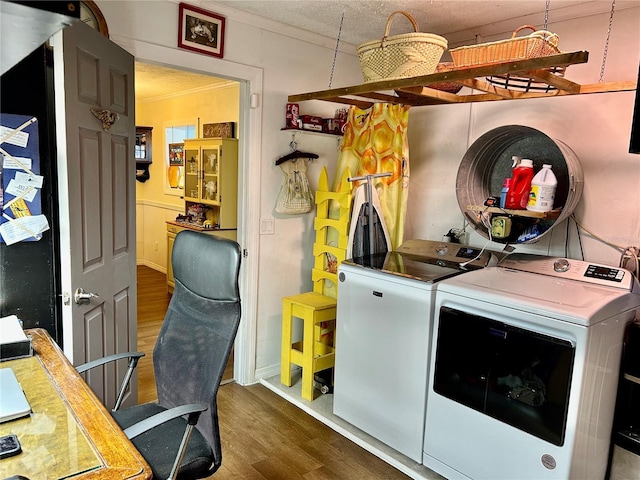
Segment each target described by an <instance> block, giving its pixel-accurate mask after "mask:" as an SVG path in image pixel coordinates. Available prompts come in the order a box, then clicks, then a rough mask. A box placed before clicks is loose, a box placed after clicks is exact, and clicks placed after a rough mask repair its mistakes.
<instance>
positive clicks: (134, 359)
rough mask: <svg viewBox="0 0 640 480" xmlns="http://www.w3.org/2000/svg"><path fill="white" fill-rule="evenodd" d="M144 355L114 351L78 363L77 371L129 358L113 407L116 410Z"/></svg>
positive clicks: (82, 371) (141, 353)
mask: <svg viewBox="0 0 640 480" xmlns="http://www.w3.org/2000/svg"><path fill="white" fill-rule="evenodd" d="M142 357H144V352H123V353H114V354H112V355H107V356H104V357H102V358H98V359H96V360H92V361H90V362H87V363H83V364H82V365H78V366H77V367H76V371H77V372H78V373H84V372H86V371H87V370H91V369H92V368H95V367H98V366H100V365H104V364H105V363H109V362H114V361H116V360H121V359H123V358H128V359H129V365H128V367H127V372H126V373H125V375H124V378H123V379H122V383H121V384H120V391H119V392H118V398H116V404H115V405H114V407H113V411H116V410H118V409H119V408H120V405H121V404H122V400H123V399H124V392H125V391H126V390H127V387H128V386H129V380H131V375H133V371H134V370H135V369H136V367H137V366H138V360H140V358H142Z"/></svg>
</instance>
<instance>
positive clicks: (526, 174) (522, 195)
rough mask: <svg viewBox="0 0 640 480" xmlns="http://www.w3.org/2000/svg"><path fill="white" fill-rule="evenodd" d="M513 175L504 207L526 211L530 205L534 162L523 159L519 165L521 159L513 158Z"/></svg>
mask: <svg viewBox="0 0 640 480" xmlns="http://www.w3.org/2000/svg"><path fill="white" fill-rule="evenodd" d="M512 158H513V160H514V162H513V167H514V168H513V175H512V176H511V184H510V185H509V191H508V192H507V200H506V202H505V204H504V207H505V208H507V209H510V210H524V209H525V208H527V203H529V193H530V192H531V180H532V179H533V160H529V159H528V158H523V159H522V160H520V163H519V164H518V163H517V161H518V160H519V157H512Z"/></svg>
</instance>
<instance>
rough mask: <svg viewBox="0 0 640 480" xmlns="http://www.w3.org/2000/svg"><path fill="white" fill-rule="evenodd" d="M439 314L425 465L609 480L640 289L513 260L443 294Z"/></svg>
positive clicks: (620, 276) (537, 260) (467, 474)
mask: <svg viewBox="0 0 640 480" xmlns="http://www.w3.org/2000/svg"><path fill="white" fill-rule="evenodd" d="M435 309H436V312H435V323H434V332H433V339H432V347H431V360H430V369H429V370H430V373H429V383H428V402H427V407H426V421H425V437H424V455H423V464H424V465H425V466H427V467H429V468H431V469H433V470H435V471H436V472H438V473H440V474H441V475H443V476H445V477H447V478H471V479H491V480H499V479H504V480H512V479H514V478H517V479H519V480H526V479H535V480H542V479H545V480H546V479H558V480H559V479H579V480H586V479H599V480H602V479H603V478H604V477H605V473H606V469H607V462H608V454H609V445H610V439H611V428H612V422H613V413H614V408H615V399H616V398H615V397H616V389H617V384H618V377H619V369H620V359H621V353H622V346H623V339H624V332H625V328H626V326H627V325H628V324H629V323H630V322H631V321H632V320H633V319H634V318H635V317H636V315H637V314H638V311H639V309H640V285H639V284H638V281H637V279H636V278H634V277H633V275H632V274H631V273H630V272H628V271H626V270H623V269H621V268H612V267H609V266H604V265H597V264H592V263H588V262H584V261H579V260H568V259H565V258H552V257H541V256H535V255H511V256H509V257H507V258H506V259H504V260H503V261H502V262H501V263H500V264H499V266H496V267H488V268H485V269H483V270H477V271H473V272H469V273H467V274H465V275H461V276H459V277H454V278H451V279H447V280H444V281H442V282H440V283H439V284H438V290H437V292H436V300H435Z"/></svg>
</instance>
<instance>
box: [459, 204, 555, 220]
mask: <svg viewBox="0 0 640 480" xmlns="http://www.w3.org/2000/svg"><path fill="white" fill-rule="evenodd" d="M467 210H471V211H473V212H489V213H502V214H506V215H512V216H514V217H529V218H540V219H542V220H555V219H556V218H558V217H559V216H560V214H561V213H562V209H561V208H558V209H555V210H551V211H550V212H534V211H533V210H510V209H506V208H499V207H486V206H484V205H468V206H467Z"/></svg>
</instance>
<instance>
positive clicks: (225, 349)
mask: <svg viewBox="0 0 640 480" xmlns="http://www.w3.org/2000/svg"><path fill="white" fill-rule="evenodd" d="M240 259H241V255H240V247H239V245H238V244H237V243H236V242H234V241H233V240H228V239H224V238H220V237H215V236H211V235H208V234H204V233H198V232H194V231H182V232H180V233H178V235H177V236H176V239H175V243H174V246H173V256H172V265H173V274H174V277H175V288H174V291H173V297H172V298H171V301H170V302H169V308H168V310H167V314H166V316H165V319H164V322H163V324H162V328H161V329H160V333H159V335H158V339H157V342H156V345H155V348H154V350H153V366H154V372H155V377H156V387H157V390H158V403H159V404H160V405H162V406H163V407H165V408H171V407H174V406H178V405H184V404H189V403H204V404H206V405H208V407H209V409H208V410H207V411H206V412H203V413H202V415H201V416H200V420H199V421H198V424H197V426H196V427H197V428H198V430H200V432H201V433H202V435H203V436H204V437H205V438H206V439H207V440H208V441H209V443H210V445H211V448H212V449H213V452H214V454H215V458H216V463H217V464H219V462H220V461H221V447H220V434H219V428H218V411H217V393H218V387H219V386H220V381H221V379H222V375H223V373H224V369H225V366H226V364H227V361H228V359H229V355H230V353H231V349H232V346H233V342H234V339H235V336H236V332H237V330H238V324H239V323H240V313H241V309H240V290H239V286H238V276H239V272H240Z"/></svg>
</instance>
